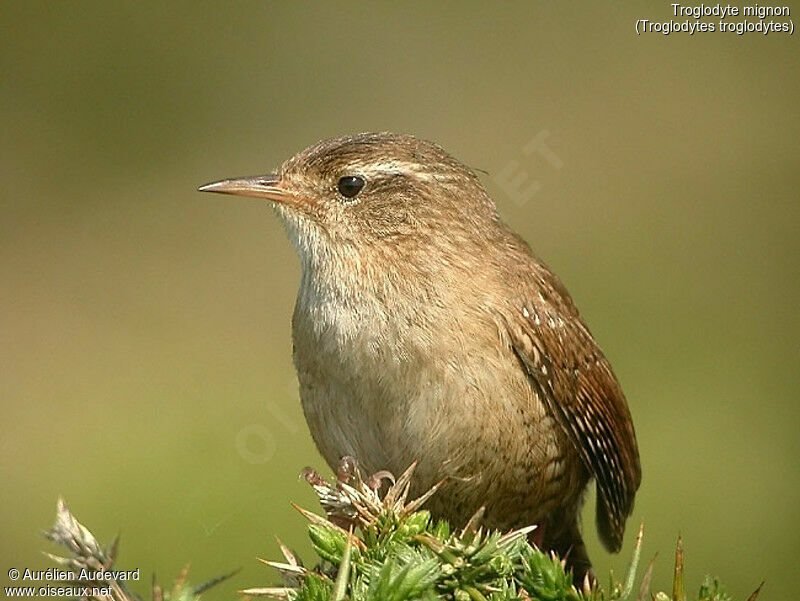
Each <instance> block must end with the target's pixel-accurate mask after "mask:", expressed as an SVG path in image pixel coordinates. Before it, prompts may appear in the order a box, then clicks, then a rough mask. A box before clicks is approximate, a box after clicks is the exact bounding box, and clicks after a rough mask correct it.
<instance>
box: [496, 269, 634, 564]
mask: <svg viewBox="0 0 800 601" xmlns="http://www.w3.org/2000/svg"><path fill="white" fill-rule="evenodd" d="M537 267H538V269H537V272H538V273H537V274H536V278H535V283H536V285H535V286H531V289H530V290H529V293H528V294H527V295H525V296H523V297H522V298H520V299H518V300H517V302H516V304H514V305H512V306H511V308H510V309H509V315H506V316H505V321H506V325H507V330H508V335H509V338H510V342H511V345H512V348H513V349H514V351H515V352H516V354H517V356H518V357H519V359H520V361H521V362H522V364H523V366H524V368H525V370H526V371H527V372H528V375H529V376H530V379H531V383H532V385H533V386H535V387H536V388H537V390H538V391H539V393H540V396H541V397H542V398H544V399H546V402H547V403H548V405H549V408H550V410H551V411H552V413H553V414H554V415H555V417H556V418H557V420H558V422H559V423H560V424H561V426H562V427H563V428H564V430H565V431H566V432H567V433H568V435H569V437H570V439H571V440H572V442H573V443H574V444H575V446H576V447H577V449H578V451H579V453H580V456H581V458H582V459H583V462H584V464H585V465H586V467H587V468H588V469H589V471H590V473H591V474H592V475H593V476H594V478H595V481H596V483H597V493H598V494H597V528H598V531H599V533H600V538H601V540H602V541H603V544H604V545H605V546H606V548H607V549H608V550H610V551H618V550H619V549H620V547H621V545H622V535H623V534H624V532H625V520H626V519H627V517H628V516H629V515H630V513H631V511H632V510H633V498H634V495H635V494H636V489H637V488H638V487H639V483H640V481H641V467H640V464H639V452H638V449H637V446H636V436H635V434H634V430H633V422H632V421H631V416H630V413H629V411H628V406H627V404H626V402H625V396H624V395H623V393H622V389H621V388H620V385H619V383H618V382H617V379H616V377H615V376H614V373H613V371H612V370H611V366H610V365H609V363H608V361H607V360H606V358H605V357H604V356H603V353H602V352H601V351H600V349H599V348H598V346H597V343H596V342H595V341H594V338H592V335H591V333H590V332H589V330H588V329H587V328H586V325H585V324H584V323H583V321H582V320H581V318H580V316H579V315H578V312H577V310H576V309H575V307H574V305H573V304H572V300H571V299H570V298H569V295H568V294H567V292H566V290H565V289H564V287H563V286H562V285H561V283H560V282H559V281H558V279H557V278H556V277H555V276H554V275H553V274H551V273H550V272H549V271H547V270H546V269H544V268H543V267H541V266H537ZM539 269H540V270H541V271H539Z"/></svg>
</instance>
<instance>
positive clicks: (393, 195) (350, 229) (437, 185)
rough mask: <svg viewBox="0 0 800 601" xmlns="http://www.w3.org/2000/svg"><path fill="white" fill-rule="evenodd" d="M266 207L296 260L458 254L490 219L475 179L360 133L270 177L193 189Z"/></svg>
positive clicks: (444, 158)
mask: <svg viewBox="0 0 800 601" xmlns="http://www.w3.org/2000/svg"><path fill="white" fill-rule="evenodd" d="M200 190H201V191H204V192H218V193H222V194H235V195H240V196H251V197H256V198H265V199H267V200H270V201H272V203H273V204H274V206H275V207H276V208H277V210H278V212H279V213H280V215H281V217H282V218H283V220H284V222H285V224H286V226H287V229H288V230H289V233H290V237H291V238H292V242H293V243H294V245H295V247H296V248H297V250H298V252H299V253H300V255H301V258H303V259H306V260H309V261H312V262H314V261H315V260H318V259H319V258H320V257H323V256H330V255H338V254H341V253H348V254H352V253H357V254H359V255H360V256H385V255H386V254H388V253H395V254H397V253H399V254H400V255H401V256H402V255H404V254H407V253H404V252H403V251H404V250H406V251H408V250H411V249H417V250H419V251H423V252H424V251H425V250H426V249H427V251H433V250H435V249H437V248H439V249H440V250H442V249H445V248H449V247H453V248H454V249H456V248H458V247H462V253H463V244H464V239H465V238H467V239H473V240H474V239H475V238H476V236H478V237H480V236H481V235H482V232H485V230H486V225H487V224H488V223H493V222H495V221H496V213H495V207H494V204H493V203H492V202H491V200H489V198H488V196H487V195H486V193H485V191H484V189H483V187H482V186H481V185H480V182H479V181H478V179H477V177H476V176H475V174H474V173H473V172H472V171H471V170H470V169H469V168H468V167H466V166H465V165H463V164H462V163H460V162H458V161H457V160H455V159H454V158H452V157H451V156H450V155H448V154H447V153H446V152H445V151H444V150H443V149H442V148H441V147H439V146H438V145H436V144H433V143H431V142H426V141H423V140H419V139H417V138H415V137H413V136H410V135H401V134H391V133H364V134H358V135H354V136H347V137H343V138H336V139H333V140H326V141H323V142H320V143H318V144H315V145H313V146H311V147H309V148H307V149H305V150H303V151H301V152H300V153H298V154H296V155H295V156H293V157H292V158H290V159H289V160H287V161H286V162H285V163H284V164H283V165H281V167H280V168H279V169H278V170H277V171H276V172H275V173H269V174H266V175H258V176H250V177H240V178H233V179H225V180H220V181H217V182H213V183H210V184H206V185H204V186H202V187H201V188H200Z"/></svg>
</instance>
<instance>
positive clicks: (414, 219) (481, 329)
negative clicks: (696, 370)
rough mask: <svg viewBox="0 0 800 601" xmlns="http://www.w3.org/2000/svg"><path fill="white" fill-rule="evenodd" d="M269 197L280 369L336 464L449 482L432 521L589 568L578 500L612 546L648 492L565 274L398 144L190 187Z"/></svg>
mask: <svg viewBox="0 0 800 601" xmlns="http://www.w3.org/2000/svg"><path fill="white" fill-rule="evenodd" d="M199 190H200V191H204V192H215V193H222V194H233V195H240V196H248V197H255V198H261V199H265V200H267V201H269V202H270V203H271V205H272V206H273V207H274V208H275V209H276V211H277V213H278V215H279V216H280V218H281V220H282V221H283V224H284V226H285V229H286V231H287V233H288V237H289V239H290V241H291V243H292V245H293V246H294V248H295V249H296V251H297V254H298V256H299V258H300V265H301V276H300V283H299V288H298V294H297V300H296V304H295V308H294V313H293V317H292V340H293V361H294V366H295V368H296V371H297V378H298V382H299V389H300V399H301V405H302V409H303V412H304V415H305V418H306V421H307V423H308V426H309V429H310V432H311V435H312V437H313V439H314V441H315V443H316V446H317V448H318V450H319V452H320V454H321V455H322V456H323V458H324V459H325V460H326V462H327V463H328V464H329V465H330V466H331V468H333V469H336V466H337V465H339V463H340V461H341V460H342V458H344V457H353V458H355V460H356V461H357V462H358V465H359V467H362V468H363V469H364V470H366V471H367V472H379V471H381V470H388V471H390V472H393V473H400V472H402V471H403V470H404V469H405V468H406V467H407V466H408V465H409V464H412V463H413V462H417V466H416V471H415V482H414V487H415V491H416V492H420V493H421V492H424V491H426V490H428V489H429V488H430V487H432V486H434V485H435V484H436V483H439V482H440V481H443V482H442V484H441V487H440V488H439V490H438V491H437V493H436V494H435V495H433V497H432V498H431V499H430V500H429V501H428V503H429V509H430V511H431V513H432V514H433V515H434V516H435V517H437V518H440V519H446V520H448V521H449V522H450V523H451V525H462V526H463V525H464V524H465V523H467V522H468V521H469V519H470V517H471V516H473V515H474V514H475V512H476V511H478V510H479V509H481V508H483V511H484V514H483V524H484V526H485V527H487V528H491V529H497V530H509V529H512V528H517V527H522V526H528V525H531V524H535V525H536V530H535V531H534V533H533V535H532V541H533V542H534V543H535V544H536V545H537V546H539V547H540V548H542V549H545V550H548V551H553V552H555V553H557V554H558V555H559V556H561V557H562V558H566V565H567V567H568V569H570V570H571V571H572V573H573V577H574V578H575V579H576V581H581V580H583V578H584V577H586V576H587V575H592V574H593V573H592V571H591V562H590V560H589V557H588V554H587V551H586V547H585V544H584V541H583V538H582V534H581V527H580V523H579V522H580V509H581V506H582V503H583V501H584V497H585V494H586V490H587V488H588V486H589V485H590V482H591V481H592V480H593V481H594V483H595V487H596V491H597V495H596V498H597V500H596V525H597V530H598V533H599V538H600V540H601V542H602V543H603V545H604V546H605V548H606V549H607V550H608V551H610V552H617V551H619V549H620V547H621V545H622V541H623V534H624V530H625V522H626V519H627V518H628V516H629V515H630V514H631V512H632V509H633V503H634V497H635V494H636V491H637V489H638V487H639V484H640V482H641V466H640V460H639V452H638V447H637V442H636V435H635V432H634V427H633V422H632V419H631V414H630V411H629V409H628V405H627V402H626V400H625V396H624V394H623V391H622V389H621V387H620V384H619V382H618V380H617V378H616V376H615V375H614V372H613V371H612V368H611V365H610V364H609V361H608V360H607V359H606V357H605V356H604V355H603V353H602V351H601V350H600V348H599V346H598V344H597V342H596V341H595V339H594V337H593V336H592V334H591V332H590V331H589V329H588V327H587V325H586V324H585V322H584V320H583V319H582V317H581V316H580V314H579V312H578V309H577V308H576V306H575V304H574V302H573V301H572V299H571V297H570V295H569V293H568V292H567V290H566V288H565V287H564V285H563V284H562V283H561V281H560V279H559V278H558V276H556V275H555V273H554V272H553V271H551V270H550V269H549V268H548V267H547V266H546V265H545V263H544V262H543V261H542V260H540V259H539V258H538V256H537V255H536V254H534V252H533V251H532V250H531V248H530V246H529V245H528V244H527V243H526V242H525V241H524V240H523V239H522V238H521V237H520V236H519V235H518V234H516V233H515V232H514V231H513V230H512V229H511V228H510V227H509V226H508V225H506V223H505V222H504V221H503V220H502V218H501V217H500V215H499V213H498V211H497V208H496V205H495V203H494V202H493V201H492V200H491V198H490V197H489V195H488V193H487V192H486V189H485V188H484V187H483V185H482V184H481V182H480V180H479V177H478V176H477V175H476V173H475V171H473V170H472V169H470V168H469V167H467V166H466V165H465V164H463V163H462V162H460V161H458V160H457V159H455V158H453V157H452V156H451V155H450V154H448V153H447V152H446V151H445V150H444V149H443V148H442V147H441V146H439V145H438V144H436V143H433V142H429V141H425V140H423V139H420V138H417V137H415V136H413V135H410V134H397V133H388V132H382V133H360V134H356V135H349V136H344V137H339V138H334V139H329V140H323V141H321V142H318V143H316V144H314V145H312V146H310V147H308V148H306V149H305V150H303V151H301V152H299V153H298V154H296V155H294V156H293V157H291V158H289V159H288V160H287V161H285V162H284V163H283V164H282V165H281V166H280V167H279V168H278V169H277V170H276V171H275V172H272V173H268V174H266V175H258V176H248V177H238V178H230V179H223V180H219V181H215V182H212V183H209V184H206V185H204V186H202V187H200V188H199Z"/></svg>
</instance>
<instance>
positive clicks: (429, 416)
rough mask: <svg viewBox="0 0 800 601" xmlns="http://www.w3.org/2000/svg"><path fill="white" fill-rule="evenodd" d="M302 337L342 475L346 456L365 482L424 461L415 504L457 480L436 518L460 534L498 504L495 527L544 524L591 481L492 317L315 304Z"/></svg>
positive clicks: (302, 374) (314, 401)
mask: <svg viewBox="0 0 800 601" xmlns="http://www.w3.org/2000/svg"><path fill="white" fill-rule="evenodd" d="M464 320H469V323H470V328H469V333H467V332H466V330H465V328H463V327H462V323H463V322H464ZM293 336H294V361H295V366H296V368H297V372H298V379H299V382H300V396H301V400H302V405H303V410H304V413H305V416H306V419H307V421H308V424H309V428H310V430H311V434H312V437H313V438H314V440H315V442H316V444H317V447H318V448H319V450H320V452H321V454H322V455H323V457H324V458H325V460H326V461H327V462H328V464H329V465H331V467H332V468H334V469H335V467H336V466H337V464H338V462H339V459H340V458H341V457H342V456H344V455H351V456H354V457H356V458H357V459H358V461H359V463H360V465H361V466H362V469H363V470H364V472H365V473H373V472H376V471H378V470H382V469H388V470H390V471H392V472H393V473H395V474H398V473H401V472H402V471H403V470H404V469H405V468H406V467H408V465H409V464H410V463H411V462H412V461H419V466H418V469H417V479H416V483H417V491H415V492H419V493H421V492H423V491H424V490H425V489H427V488H428V487H430V486H432V485H433V484H435V483H436V482H438V481H439V480H441V479H442V478H444V477H448V478H449V481H448V484H446V485H445V487H444V488H443V489H442V490H441V491H440V492H439V493H437V495H436V497H435V499H433V500H432V501H431V509H432V510H434V511H435V512H436V513H440V514H442V515H447V516H448V517H449V518H450V519H451V520H453V521H456V522H457V521H459V519H458V517H459V516H461V517H463V519H464V520H466V519H468V517H469V515H470V514H471V513H472V512H473V511H474V510H475V509H476V508H477V507H478V506H480V505H482V504H486V503H487V500H489V501H492V502H491V503H489V505H490V507H488V509H489V512H490V516H491V515H494V516H497V517H496V518H495V519H499V518H500V516H502V517H503V520H511V521H510V522H509V523H519V522H525V521H531V520H536V519H538V518H539V517H540V515H545V514H546V513H548V512H549V510H550V509H551V508H552V507H551V506H552V505H553V504H554V503H558V502H561V501H563V499H560V498H559V496H558V490H560V489H561V487H562V485H563V484H564V482H563V481H564V480H565V479H566V480H575V479H580V478H584V479H585V475H584V474H583V470H582V468H581V467H580V461H579V459H578V457H577V455H576V454H575V453H574V452H573V451H572V447H571V446H570V444H569V442H568V441H567V440H566V438H565V437H564V435H563V433H562V432H561V430H560V428H559V427H558V425H557V424H556V423H555V421H554V420H553V419H552V417H551V416H550V415H549V414H548V412H547V410H546V407H545V404H544V403H542V402H541V401H540V400H539V399H537V398H536V396H535V392H534V390H533V389H532V387H531V386H530V384H529V382H528V379H527V376H526V375H525V373H524V371H523V370H522V369H521V368H520V366H519V362H518V360H517V359H516V357H515V355H514V354H513V351H511V349H510V348H508V346H507V345H506V344H505V343H504V341H502V340H501V338H500V335H499V333H498V329H497V327H496V324H495V323H494V321H493V319H492V318H491V316H490V315H488V314H484V313H481V312H480V311H479V310H477V309H472V310H471V309H469V308H465V309H464V310H463V311H459V312H458V314H454V312H453V311H449V312H447V313H445V312H443V311H439V312H432V311H431V308H430V307H428V308H427V309H426V311H425V313H424V314H422V313H421V312H420V311H412V312H410V313H409V314H408V315H402V314H401V315H398V314H397V312H394V313H392V314H391V315H390V314H389V313H388V312H387V311H386V307H385V305H383V304H382V303H381V302H379V301H378V300H376V299H366V300H365V299H364V298H361V299H359V303H358V308H357V309H356V308H353V306H352V305H349V304H348V303H342V302H340V301H339V300H334V299H331V298H322V299H321V298H318V297H317V298H311V297H306V298H304V299H303V298H298V304H297V306H296V308H295V315H294V320H293ZM571 488H572V489H573V490H575V486H572V487H571ZM577 488H578V490H580V489H581V488H582V486H579V487H577ZM503 520H501V521H500V522H497V523H496V525H497V526H498V527H503V526H504V525H505V524H504V523H502V522H503ZM490 521H492V522H494V521H495V520H494V519H492V518H491V517H490Z"/></svg>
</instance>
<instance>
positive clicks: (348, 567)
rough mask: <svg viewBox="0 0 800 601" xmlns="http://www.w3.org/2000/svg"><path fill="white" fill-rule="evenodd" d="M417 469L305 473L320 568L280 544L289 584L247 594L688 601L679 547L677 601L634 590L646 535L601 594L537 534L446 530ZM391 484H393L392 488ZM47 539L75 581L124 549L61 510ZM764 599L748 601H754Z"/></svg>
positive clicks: (114, 595) (187, 597) (714, 595)
mask: <svg viewBox="0 0 800 601" xmlns="http://www.w3.org/2000/svg"><path fill="white" fill-rule="evenodd" d="M414 467H415V466H414V465H412V466H411V467H410V468H409V469H408V470H406V472H405V473H403V474H402V475H401V476H400V477H399V478H397V479H396V480H395V479H394V478H393V477H392V476H391V474H388V473H387V472H382V473H379V474H376V476H373V477H372V478H370V479H368V480H367V481H364V480H363V479H362V477H361V475H360V473H359V471H358V469H357V468H356V467H355V464H354V463H352V462H350V463H345V464H343V469H342V470H341V473H340V474H339V477H338V478H336V479H335V480H333V481H330V482H328V481H326V480H325V479H323V478H322V477H320V476H319V475H318V474H317V473H316V472H314V471H313V470H310V469H307V470H305V472H304V475H305V477H306V480H308V482H309V483H310V484H311V485H312V486H313V488H314V490H315V492H316V493H317V496H318V497H319V500H320V503H321V505H322V508H323V510H324V512H325V516H324V517H323V516H321V515H317V514H315V513H312V512H310V511H307V510H305V509H302V508H299V507H296V506H295V507H296V508H297V509H298V511H299V512H300V513H301V514H302V515H303V516H305V517H306V518H307V519H308V522H309V523H308V535H309V538H310V539H311V543H312V545H313V548H314V551H315V553H316V555H317V559H316V560H315V563H316V564H317V565H316V567H314V568H307V567H305V566H304V565H303V563H302V562H301V561H300V559H299V558H298V557H297V556H296V555H295V554H294V553H292V552H291V551H290V550H289V549H288V548H287V547H286V546H285V545H283V544H282V543H281V542H280V541H278V544H279V546H280V549H281V552H282V553H283V556H284V558H283V560H282V561H267V560H261V561H262V562H263V563H265V564H266V565H268V566H270V567H272V568H275V569H276V570H277V571H278V573H279V575H280V578H281V581H282V582H281V585H280V586H268V587H256V588H249V589H246V590H243V591H240V592H241V593H243V594H245V595H251V596H264V597H271V598H273V599H278V600H279V601H344V600H345V599H347V600H348V601H412V600H422V601H512V600H522V601H614V600H624V599H636V600H637V601H646V600H650V599H653V600H655V601H687V597H686V594H685V592H684V585H683V548H682V543H681V541H680V539H679V540H678V547H677V550H676V557H675V577H674V583H673V590H672V593H671V594H670V595H667V594H666V593H664V592H658V593H656V594H655V595H653V594H651V593H650V578H651V575H652V570H653V563H654V562H653V561H651V562H650V564H649V565H648V567H647V569H646V570H645V571H644V574H643V576H642V579H641V581H640V583H639V586H638V587H635V580H636V571H637V566H638V563H639V557H640V552H641V543H642V530H641V528H640V529H639V534H638V536H637V538H636V545H635V548H634V553H633V557H632V560H631V564H630V567H629V569H628V572H627V575H626V578H625V579H624V581H623V582H619V581H617V580H616V579H614V578H613V577H611V578H610V579H609V583H608V585H607V586H606V587H603V586H601V585H600V584H599V583H597V582H595V581H590V580H589V579H588V578H587V579H585V580H584V581H583V582H581V583H577V584H576V583H573V580H572V576H571V574H570V573H568V572H567V571H566V570H565V567H564V566H565V563H564V561H563V560H562V559H560V558H558V557H557V556H555V555H554V554H548V553H544V552H542V551H540V550H539V549H537V548H536V547H534V546H532V545H531V544H529V542H528V535H529V534H530V533H531V532H532V531H533V529H534V527H533V526H530V527H527V528H521V529H519V530H514V531H511V532H507V533H500V532H496V531H487V530H485V529H484V528H482V527H481V525H480V523H481V518H482V514H483V512H482V511H478V512H477V513H476V514H475V516H473V518H472V519H471V520H470V521H469V523H468V524H467V525H466V526H465V527H464V528H461V529H457V530H453V529H452V528H451V527H450V526H449V525H448V524H447V523H446V522H444V521H437V520H434V519H432V517H431V515H430V513H429V512H428V511H426V510H425V509H424V508H423V505H424V503H425V501H426V500H427V499H428V498H430V496H431V495H433V494H435V493H436V488H437V487H434V488H432V489H431V490H429V491H428V492H427V493H425V494H424V495H423V496H422V497H420V498H417V499H409V490H410V483H411V479H412V476H413V472H414ZM386 480H388V481H389V483H390V485H389V486H388V487H387V486H386V484H385V482H386ZM384 490H385V492H382V491H384ZM47 536H48V538H50V539H51V540H53V541H55V542H57V543H60V544H61V545H63V546H64V547H66V548H67V549H68V550H69V551H70V554H71V557H56V556H53V555H50V557H52V558H53V559H54V560H56V561H57V562H58V563H60V564H61V565H62V566H63V567H64V568H65V569H67V570H69V571H72V572H73V573H76V574H77V573H79V572H80V570H81V569H82V568H89V569H91V570H110V569H111V567H112V565H113V563H114V558H115V555H116V548H117V545H116V541H114V542H113V543H112V544H111V545H110V546H109V547H108V548H107V549H106V548H103V547H101V546H100V545H99V544H98V543H97V541H96V540H95V538H94V537H93V536H92V534H91V533H90V532H89V531H88V530H87V529H86V528H85V527H84V526H82V525H81V524H80V523H78V521H77V520H76V519H75V518H74V517H73V516H72V514H71V513H70V512H69V511H68V510H67V508H66V506H65V505H64V504H63V502H62V501H59V507H58V514H57V519H56V524H55V526H54V527H53V529H52V530H50V531H49V532H48V533H47ZM229 576H231V574H228V575H226V576H223V577H221V578H217V579H215V580H213V581H211V582H208V583H206V584H203V585H201V586H196V587H191V586H189V585H188V584H187V582H186V571H185V570H184V572H183V573H182V574H181V575H180V576H179V578H178V579H177V581H176V583H175V585H174V586H173V587H172V588H171V589H166V590H165V589H163V588H162V587H160V586H159V585H157V584H155V583H154V584H153V587H152V598H153V600H154V601H194V600H196V599H198V598H199V597H200V595H201V593H202V592H204V591H205V590H207V589H208V588H210V587H211V586H213V585H214V584H216V583H218V582H220V581H222V580H224V579H225V578H228V577H229ZM94 584H97V583H96V582H95V583H94ZM107 584H108V588H107V589H106V590H107V594H103V595H99V596H88V597H85V598H87V599H96V600H99V601H133V600H134V599H139V597H138V596H137V595H135V594H134V593H132V592H131V591H129V590H127V589H126V588H125V586H124V584H125V583H121V582H116V581H114V580H113V578H109V580H108V581H107ZM634 588H636V591H635V596H634ZM759 588H760V587H759ZM758 592H759V591H758V590H756V591H755V592H754V593H753V594H752V595H751V596H750V597H749V599H748V600H747V601H754V600H755V599H756V597H757V595H758ZM694 599H697V600H698V601H731V597H729V596H728V595H727V594H726V593H725V592H724V590H723V588H722V586H721V585H720V583H719V582H718V581H717V580H716V579H713V578H710V577H707V578H706V580H705V581H704V582H703V584H702V586H701V587H700V590H699V592H698V595H697V597H695V598H694Z"/></svg>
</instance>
